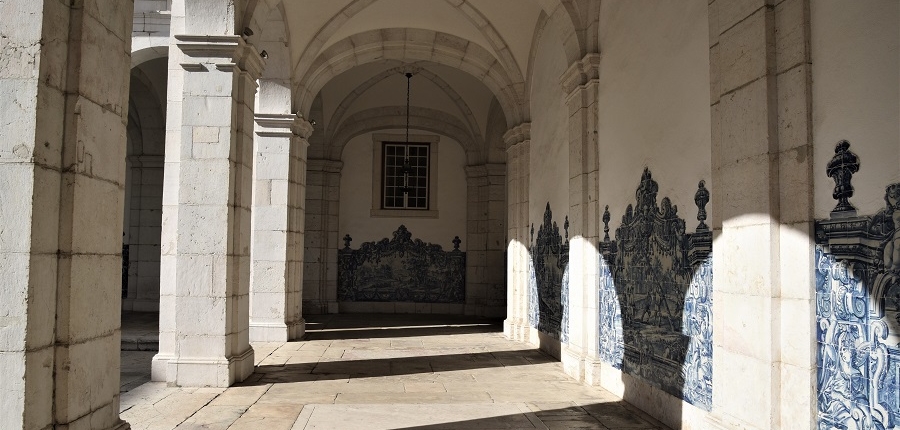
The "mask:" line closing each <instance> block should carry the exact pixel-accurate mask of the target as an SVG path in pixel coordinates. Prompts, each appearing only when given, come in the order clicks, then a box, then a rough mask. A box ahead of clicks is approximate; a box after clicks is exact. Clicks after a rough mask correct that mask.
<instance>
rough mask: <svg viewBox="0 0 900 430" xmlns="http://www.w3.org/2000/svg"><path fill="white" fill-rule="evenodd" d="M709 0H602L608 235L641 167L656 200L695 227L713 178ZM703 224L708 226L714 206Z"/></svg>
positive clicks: (603, 201)
mask: <svg viewBox="0 0 900 430" xmlns="http://www.w3.org/2000/svg"><path fill="white" fill-rule="evenodd" d="M708 27H709V24H708V15H707V1H706V0H663V1H659V0H605V1H604V2H603V3H602V4H601V11H600V49H601V52H602V53H603V54H602V55H603V57H602V59H601V61H600V96H599V103H597V105H598V106H599V109H598V115H599V121H598V133H599V136H598V142H599V145H600V193H599V199H600V207H601V210H602V209H603V207H604V206H605V205H609V207H610V214H611V217H612V220H611V221H610V236H611V237H612V234H613V232H615V228H616V227H618V226H619V224H621V219H622V215H623V214H624V211H625V207H626V206H627V205H628V204H632V205H633V204H634V203H635V196H634V192H635V190H636V189H637V187H638V185H639V183H640V179H641V173H642V172H643V169H644V167H645V166H646V167H649V168H650V171H651V172H652V173H653V178H654V179H655V180H656V181H657V182H658V183H659V194H658V196H657V201H658V202H659V201H662V198H663V197H669V199H671V200H672V203H673V204H675V205H678V213H679V215H680V216H681V217H682V218H684V219H685V220H686V227H687V231H688V232H692V231H694V228H695V227H696V226H697V220H696V218H697V207H696V205H695V204H694V193H695V192H696V191H697V183H698V182H699V181H700V180H701V179H703V180H705V181H706V188H707V189H709V190H710V193H711V194H712V198H715V193H716V191H715V188H714V187H713V186H712V185H713V184H711V181H710V180H711V176H712V175H711V158H710V150H711V137H710V109H709V33H708ZM707 213H708V214H710V215H709V218H707V221H706V223H707V224H708V225H712V224H711V222H710V220H711V206H707Z"/></svg>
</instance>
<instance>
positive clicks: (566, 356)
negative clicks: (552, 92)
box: [560, 54, 600, 384]
mask: <svg viewBox="0 0 900 430" xmlns="http://www.w3.org/2000/svg"><path fill="white" fill-rule="evenodd" d="M599 66H600V54H588V55H587V56H585V57H584V58H583V59H582V60H581V61H577V62H575V63H573V64H572V65H571V66H569V68H568V70H566V72H565V73H564V74H563V76H562V78H561V83H562V87H563V91H564V92H565V93H566V94H567V96H566V106H567V107H568V117H569V127H568V130H569V132H568V137H569V142H568V147H569V236H570V239H569V302H568V306H569V340H568V342H566V343H564V344H563V345H562V350H561V357H560V361H562V364H563V369H564V370H565V371H566V373H567V374H569V375H570V376H572V377H573V378H576V379H578V380H585V379H589V380H590V381H589V382H590V383H592V384H597V383H599V374H600V372H599V368H600V361H599V359H598V358H597V355H598V353H597V345H598V341H599V309H598V305H599V297H598V294H599V285H600V284H599V273H600V252H599V240H600V234H599V231H600V205H599V202H598V199H599V185H600V183H599V169H600V161H599V154H598V151H599V147H598V142H597V121H598V116H597V115H598V113H597V98H598V96H599V86H600V79H599ZM588 367H590V369H588Z"/></svg>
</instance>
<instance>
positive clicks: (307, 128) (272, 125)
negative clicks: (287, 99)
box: [253, 113, 313, 140]
mask: <svg viewBox="0 0 900 430" xmlns="http://www.w3.org/2000/svg"><path fill="white" fill-rule="evenodd" d="M253 119H254V121H255V122H256V134H257V135H258V136H271V137H293V136H297V137H300V138H301V139H303V140H306V139H308V138H309V136H310V135H311V134H312V132H313V126H312V124H310V123H309V121H307V120H305V119H303V117H301V116H300V115H297V114H293V113H287V114H283V113H257V114H254V115H253Z"/></svg>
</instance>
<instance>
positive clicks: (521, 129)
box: [503, 122, 531, 151]
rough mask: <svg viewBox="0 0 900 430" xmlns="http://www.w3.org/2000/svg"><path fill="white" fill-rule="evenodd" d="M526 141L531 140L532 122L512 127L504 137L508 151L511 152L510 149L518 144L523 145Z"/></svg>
mask: <svg viewBox="0 0 900 430" xmlns="http://www.w3.org/2000/svg"><path fill="white" fill-rule="evenodd" d="M526 140H531V123H530V122H523V123H521V124H519V125H517V126H515V127H512V128H510V129H509V130H508V131H507V132H506V133H505V134H504V135H503V142H505V143H506V150H507V151H509V149H510V148H512V147H513V146H516V145H517V144H519V143H522V142H524V141H526Z"/></svg>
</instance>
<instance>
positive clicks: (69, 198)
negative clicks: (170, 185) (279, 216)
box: [0, 1, 134, 429]
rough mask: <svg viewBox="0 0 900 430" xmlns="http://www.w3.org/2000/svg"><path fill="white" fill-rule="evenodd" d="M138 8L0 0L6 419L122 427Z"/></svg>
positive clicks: (2, 412)
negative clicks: (128, 158)
mask: <svg viewBox="0 0 900 430" xmlns="http://www.w3.org/2000/svg"><path fill="white" fill-rule="evenodd" d="M133 8H134V4H133V2H131V1H122V2H98V1H84V2H77V6H70V2H58V1H25V2H4V3H3V6H2V8H0V9H2V10H3V14H4V16H3V19H2V20H0V40H2V42H0V44H2V46H3V48H2V50H3V54H2V56H0V57H2V60H0V102H2V106H3V107H2V109H0V124H2V126H0V184H2V187H3V188H2V191H0V279H2V281H0V375H2V377H0V379H2V384H0V428H4V429H17V428H21V429H33V428H35V429H42V428H97V429H111V428H116V429H126V428H128V424H126V423H124V422H122V421H121V420H120V419H119V357H120V356H119V349H120V331H119V328H120V322H121V315H120V309H121V285H122V284H121V280H122V256H121V249H122V248H121V244H122V213H123V204H124V202H123V200H124V183H125V142H126V138H125V134H126V123H127V115H128V86H129V69H130V57H129V54H128V53H129V52H130V33H131V14H132V9H133ZM99 64H102V67H98V66H97V65H99Z"/></svg>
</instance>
